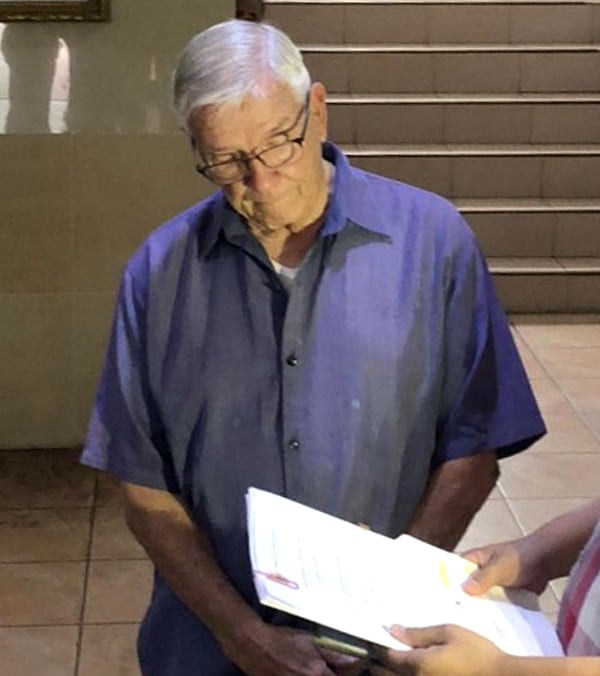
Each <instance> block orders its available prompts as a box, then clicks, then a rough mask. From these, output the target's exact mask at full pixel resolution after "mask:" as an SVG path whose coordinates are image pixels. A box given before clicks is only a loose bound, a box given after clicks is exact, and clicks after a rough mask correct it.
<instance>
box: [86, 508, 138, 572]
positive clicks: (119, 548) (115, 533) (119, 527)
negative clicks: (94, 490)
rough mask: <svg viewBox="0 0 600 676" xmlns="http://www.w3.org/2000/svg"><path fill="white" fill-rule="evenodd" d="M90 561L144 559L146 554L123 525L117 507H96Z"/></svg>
mask: <svg viewBox="0 0 600 676" xmlns="http://www.w3.org/2000/svg"><path fill="white" fill-rule="evenodd" d="M91 558H92V559H145V558H147V557H146V553H145V552H144V550H143V549H142V547H141V545H140V544H138V542H137V540H136V539H135V538H134V536H133V534H132V533H131V531H130V530H129V528H128V527H127V524H126V523H125V518H124V515H123V510H122V509H121V508H120V507H119V506H117V505H114V506H110V507H97V508H96V513H95V516H94V529H93V536H92V551H91Z"/></svg>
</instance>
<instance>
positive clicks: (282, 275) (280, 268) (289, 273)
mask: <svg viewBox="0 0 600 676" xmlns="http://www.w3.org/2000/svg"><path fill="white" fill-rule="evenodd" d="M270 260H271V265H272V266H273V269H274V270H275V272H276V273H277V275H278V277H279V279H280V280H281V283H282V284H283V286H284V287H285V288H286V290H287V291H288V292H289V290H290V289H291V288H292V282H293V281H294V277H295V276H296V273H297V272H298V270H299V269H300V266H299V265H298V266H297V267H295V268H290V267H288V266H287V265H282V264H281V263H278V262H277V261H276V260H273V259H272V258H271V259H270Z"/></svg>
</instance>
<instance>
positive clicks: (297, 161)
mask: <svg viewBox="0 0 600 676" xmlns="http://www.w3.org/2000/svg"><path fill="white" fill-rule="evenodd" d="M305 123H306V128H305V136H304V141H303V142H302V144H301V145H300V144H295V147H294V148H293V153H294V154H293V156H292V159H291V160H290V161H289V162H287V163H285V164H284V165H283V166H280V167H278V168H275V169H273V168H269V167H267V166H265V165H264V164H263V163H262V162H261V161H260V159H256V158H255V159H251V160H249V161H248V162H247V163H246V164H245V166H244V165H243V164H242V165H241V166H242V167H243V169H244V170H245V173H244V175H243V176H242V177H241V178H240V179H239V180H237V181H235V182H232V183H227V184H226V185H223V186H222V187H223V191H224V193H225V196H226V197H227V199H228V201H229V202H230V204H231V205H232V206H233V208H234V209H235V210H236V211H237V212H238V213H240V214H241V215H242V216H244V217H245V218H246V219H248V221H250V222H251V223H254V224H258V225H259V226H260V228H261V229H264V230H266V231H274V230H279V229H280V228H282V227H285V226H286V225H289V224H290V223H293V224H306V223H303V221H306V219H309V220H310V218H312V217H316V216H318V215H319V214H316V215H313V211H314V209H315V204H316V203H320V202H321V201H322V195H323V193H324V192H325V194H326V191H327V177H326V175H325V172H324V170H323V161H322V157H321V144H322V142H323V141H324V140H325V138H326V123H327V115H326V106H325V89H324V88H323V86H322V85H320V84H318V83H316V84H313V85H312V86H311V89H310V93H309V96H308V99H307V101H305V102H300V103H299V102H298V100H297V98H295V97H294V95H293V93H292V92H291V90H290V89H289V88H288V87H286V86H282V85H274V86H272V87H271V88H270V90H269V93H268V95H266V96H264V97H261V98H256V97H247V98H245V99H243V100H242V101H241V102H240V103H236V104H230V105H223V106H204V107H202V108H197V109H196V110H194V111H192V114H191V115H190V118H189V127H190V130H191V134H192V142H193V144H194V147H195V149H196V154H197V156H198V159H199V162H200V164H201V165H203V166H206V165H214V164H217V163H220V162H226V161H228V160H232V159H235V158H239V157H247V156H253V155H255V154H257V153H262V152H263V151H264V150H267V149H269V148H272V147H274V146H277V145H279V144H281V143H284V142H285V141H286V140H290V139H297V138H298V137H299V136H300V135H301V134H302V130H303V128H304V126H305ZM269 155H270V153H268V154H267V155H265V159H267V158H268V156H269Z"/></svg>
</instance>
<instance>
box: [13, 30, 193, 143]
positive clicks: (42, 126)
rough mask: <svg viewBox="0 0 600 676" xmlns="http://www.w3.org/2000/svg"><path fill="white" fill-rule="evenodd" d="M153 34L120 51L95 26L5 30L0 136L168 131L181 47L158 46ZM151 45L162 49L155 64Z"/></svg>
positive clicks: (158, 35)
mask: <svg viewBox="0 0 600 676" xmlns="http://www.w3.org/2000/svg"><path fill="white" fill-rule="evenodd" d="M159 28H160V27H157V31H156V35H155V36H152V35H146V34H145V35H144V39H143V41H142V40H140V41H139V42H136V43H133V44H131V43H130V44H129V45H127V44H123V45H121V44H114V41H113V40H111V41H110V44H109V41H108V40H106V38H105V35H106V33H104V32H102V29H101V27H100V28H99V27H97V26H83V25H77V24H67V23H57V24H51V23H45V24H40V25H32V24H20V23H13V24H6V25H5V26H4V30H3V32H2V40H1V43H0V49H1V52H2V56H3V57H4V60H5V61H6V64H7V66H8V87H7V94H8V100H7V101H4V102H3V103H4V105H5V106H6V105H7V106H8V110H6V109H5V111H4V112H5V113H6V117H5V123H4V130H0V132H1V131H4V132H6V133H48V132H52V131H54V132H57V131H58V132H94V133H142V132H150V133H152V132H159V131H163V130H165V129H169V130H170V128H172V124H173V123H172V113H171V109H170V100H169V82H170V74H171V69H172V67H173V63H174V60H175V56H176V54H177V52H178V51H179V49H180V47H181V41H180V38H178V37H177V38H176V39H177V42H176V43H175V42H173V44H168V43H167V44H166V45H165V33H166V31H165V32H161V31H160V30H159ZM1 29H2V27H0V30H1ZM153 38H156V39H158V40H160V41H161V42H160V43H159V44H160V46H161V49H160V54H161V58H159V57H158V56H155V55H154V54H153V52H155V51H156V43H153ZM165 47H166V48H165ZM119 58H121V59H122V63H119V62H118V59H119ZM2 84H3V83H0V85H2ZM4 86H5V87H6V85H4ZM0 88H1V87H0Z"/></svg>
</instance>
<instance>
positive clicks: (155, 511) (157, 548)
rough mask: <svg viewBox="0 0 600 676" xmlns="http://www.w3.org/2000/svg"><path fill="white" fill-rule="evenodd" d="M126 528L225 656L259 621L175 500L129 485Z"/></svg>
mask: <svg viewBox="0 0 600 676" xmlns="http://www.w3.org/2000/svg"><path fill="white" fill-rule="evenodd" d="M125 512H126V519H127V523H128V525H129V527H130V529H131V531H132V532H133V534H134V535H135V537H136V538H137V539H138V541H139V542H140V544H141V545H142V546H143V547H144V549H145V550H146V552H147V553H148V556H149V557H150V559H151V560H152V562H153V563H154V565H155V566H156V568H157V569H158V571H159V572H160V574H161V575H162V577H163V578H164V579H165V581H166V582H167V584H168V585H169V587H170V588H171V589H172V590H173V592H174V593H175V594H176V595H177V596H178V597H179V598H180V599H181V600H182V601H183V603H185V604H186V605H187V606H188V608H190V609H191V610H192V612H193V613H194V614H195V615H196V616H197V617H198V618H200V619H201V620H202V621H203V622H204V623H205V624H206V625H207V627H208V628H209V629H210V631H211V632H212V633H213V634H214V636H215V638H216V639H217V640H218V641H219V643H220V644H221V646H222V647H223V650H224V651H225V653H226V654H228V653H230V652H231V651H235V650H237V649H238V647H239V646H240V645H241V644H243V637H244V635H245V634H246V633H250V632H251V628H254V627H255V626H256V625H257V624H258V623H260V622H261V621H260V619H259V617H258V615H257V614H256V613H255V612H254V611H253V609H252V608H251V607H250V606H248V604H247V603H246V602H245V601H244V600H243V599H242V597H241V596H240V595H239V594H238V592H237V591H236V590H235V588H234V587H233V586H232V584H231V582H230V581H229V579H228V577H227V576H226V575H225V574H224V573H223V571H222V569H221V567H220V566H219V564H218V563H217V560H216V557H215V554H214V550H213V548H212V545H211V543H210V541H209V539H208V537H207V536H206V534H205V533H204V532H203V530H202V529H201V528H199V527H198V525H197V524H196V523H194V522H193V521H192V519H191V518H190V516H189V514H188V513H187V511H186V510H185V508H184V507H183V506H182V505H181V504H180V503H179V502H178V501H177V499H176V498H175V497H174V496H172V495H169V494H168V493H164V492H163V491H153V490H152V489H147V488H142V487H140V486H132V485H130V484H126V485H125Z"/></svg>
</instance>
